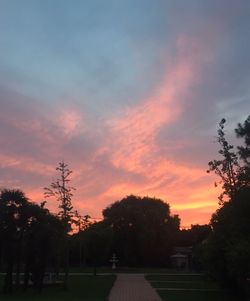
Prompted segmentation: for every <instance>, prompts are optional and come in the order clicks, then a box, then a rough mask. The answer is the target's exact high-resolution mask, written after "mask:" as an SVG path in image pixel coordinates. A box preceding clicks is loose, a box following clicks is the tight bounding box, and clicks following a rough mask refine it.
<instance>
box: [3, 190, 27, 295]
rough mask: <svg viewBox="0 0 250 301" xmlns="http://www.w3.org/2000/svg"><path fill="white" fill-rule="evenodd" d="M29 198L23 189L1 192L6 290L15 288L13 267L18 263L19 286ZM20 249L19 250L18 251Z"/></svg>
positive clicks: (7, 291)
mask: <svg viewBox="0 0 250 301" xmlns="http://www.w3.org/2000/svg"><path fill="white" fill-rule="evenodd" d="M27 204H28V199H27V197H26V196H25V195H24V193H23V192H22V191H21V190H14V189H13V190H11V189H3V190H2V191H1V193H0V231H1V238H2V240H3V241H4V246H3V247H4V254H5V258H6V275H5V280H4V292H6V293H11V292H12V290H13V268H14V264H15V263H17V270H16V286H17V287H18V286H19V277H20V264H21V256H22V243H23V235H24V230H25V226H26V224H27V216H26V214H25V209H24V208H25V207H27ZM17 250H19V252H16V251H17Z"/></svg>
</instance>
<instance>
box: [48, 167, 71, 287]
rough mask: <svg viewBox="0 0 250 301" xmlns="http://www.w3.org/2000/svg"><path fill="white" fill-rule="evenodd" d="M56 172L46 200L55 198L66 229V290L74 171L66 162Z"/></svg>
mask: <svg viewBox="0 0 250 301" xmlns="http://www.w3.org/2000/svg"><path fill="white" fill-rule="evenodd" d="M56 170H57V171H58V172H59V177H58V178H57V180H56V181H53V182H52V183H51V184H50V187H45V188H44V190H45V192H44V196H45V198H49V197H54V198H55V199H56V200H57V201H58V203H59V212H58V216H59V217H60V218H61V220H62V222H63V224H64V227H65V231H64V232H65V245H64V289H65V290H66V289H67V287H68V273H69V245H68V244H69V242H68V233H69V232H70V230H71V225H72V215H73V211H72V209H73V206H72V203H71V199H72V196H73V193H72V192H73V190H75V188H74V187H72V186H70V184H69V183H70V175H71V174H72V170H70V169H69V168H68V165H67V164H66V163H64V162H59V165H58V167H57V168H56Z"/></svg>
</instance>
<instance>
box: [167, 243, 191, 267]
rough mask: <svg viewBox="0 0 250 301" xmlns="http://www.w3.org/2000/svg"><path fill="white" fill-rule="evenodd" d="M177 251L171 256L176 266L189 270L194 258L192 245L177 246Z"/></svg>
mask: <svg viewBox="0 0 250 301" xmlns="http://www.w3.org/2000/svg"><path fill="white" fill-rule="evenodd" d="M174 250H175V253H174V254H173V255H172V256H170V258H171V262H172V265H173V267H174V268H176V269H178V270H189V268H190V264H191V259H192V247H175V248H174Z"/></svg>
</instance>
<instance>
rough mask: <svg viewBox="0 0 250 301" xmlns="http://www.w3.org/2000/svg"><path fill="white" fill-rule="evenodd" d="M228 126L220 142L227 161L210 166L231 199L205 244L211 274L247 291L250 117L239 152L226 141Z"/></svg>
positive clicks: (217, 216) (240, 131) (217, 214)
mask: <svg viewBox="0 0 250 301" xmlns="http://www.w3.org/2000/svg"><path fill="white" fill-rule="evenodd" d="M224 123H225V120H222V122H221V123H220V132H219V137H220V139H219V140H218V141H219V143H220V145H222V150H221V152H220V153H221V154H222V155H223V156H224V159H223V160H221V161H217V160H214V161H212V162H210V163H209V166H210V170H213V171H215V172H216V173H217V174H218V175H219V176H220V177H221V179H222V183H223V188H224V192H223V193H224V194H227V195H228V197H229V199H228V201H227V202H224V203H223V204H221V205H222V206H221V207H220V208H219V209H218V210H217V211H216V212H215V213H214V214H213V216H212V218H211V226H212V230H213V231H212V234H211V236H210V238H209V240H208V241H207V243H206V244H205V248H204V254H205V256H204V257H205V259H206V262H207V267H208V269H209V270H210V272H211V273H212V274H213V275H214V276H216V277H217V278H218V279H219V280H220V281H221V282H222V283H223V284H224V285H226V286H228V287H231V288H233V287H234V288H235V289H237V290H240V291H244V290H246V287H247V285H248V286H249V283H248V282H247V279H249V277H250V265H249V263H250V232H249V224H250V214H249V213H250V202H249V200H250V168H249V147H250V143H249V142H250V139H249V137H250V132H249V129H250V116H249V117H248V118H247V120H246V121H245V122H244V124H243V125H241V124H238V127H237V129H236V130H235V132H236V134H237V137H240V138H244V143H245V145H243V146H239V147H238V153H235V152H233V151H232V149H233V146H231V145H229V144H228V143H227V141H226V140H225V139H224V131H223V127H222V126H224Z"/></svg>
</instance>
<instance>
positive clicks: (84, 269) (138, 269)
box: [70, 266, 176, 274]
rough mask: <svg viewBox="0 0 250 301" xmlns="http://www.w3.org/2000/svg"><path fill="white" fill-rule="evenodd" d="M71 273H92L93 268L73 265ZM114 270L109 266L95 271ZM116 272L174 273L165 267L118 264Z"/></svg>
mask: <svg viewBox="0 0 250 301" xmlns="http://www.w3.org/2000/svg"><path fill="white" fill-rule="evenodd" d="M70 272H71V273H93V268H91V267H82V268H79V267H74V268H70ZM113 272H114V271H113V270H112V269H111V266H109V267H98V268H97V273H113ZM115 272H116V273H131V274H133V273H141V274H155V273H171V274H172V273H176V271H175V270H173V269H167V268H147V267H145V268H141V267H134V268H133V267H120V266H118V267H117V269H116V270H115Z"/></svg>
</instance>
